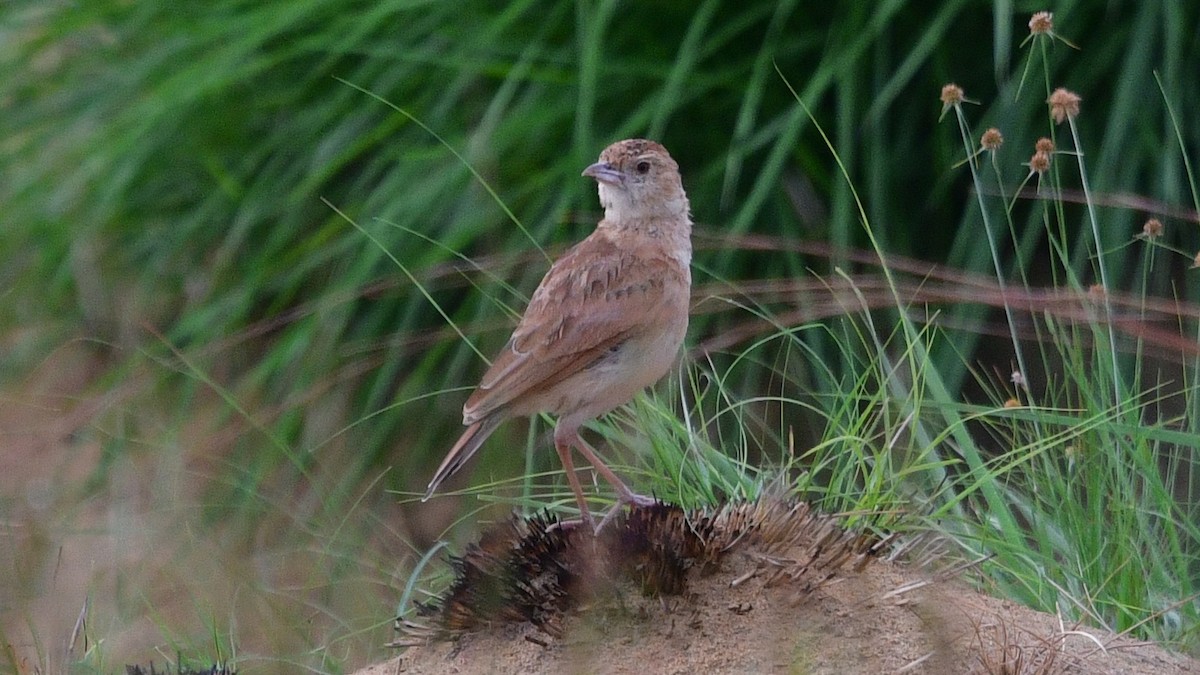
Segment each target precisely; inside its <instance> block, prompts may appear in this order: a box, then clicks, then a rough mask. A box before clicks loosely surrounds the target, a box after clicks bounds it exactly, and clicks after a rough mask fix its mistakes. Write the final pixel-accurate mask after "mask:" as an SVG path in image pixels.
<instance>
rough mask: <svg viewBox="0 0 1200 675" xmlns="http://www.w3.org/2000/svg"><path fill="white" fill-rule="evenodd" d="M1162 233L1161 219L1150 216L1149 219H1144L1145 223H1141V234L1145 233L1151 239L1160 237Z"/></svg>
mask: <svg viewBox="0 0 1200 675" xmlns="http://www.w3.org/2000/svg"><path fill="white" fill-rule="evenodd" d="M1162 233H1163V224H1162V221H1160V220H1159V219H1158V218H1151V219H1150V220H1147V221H1146V224H1145V225H1142V234H1144V235H1146V236H1147V237H1149V238H1151V239H1155V238H1157V237H1161V236H1162Z"/></svg>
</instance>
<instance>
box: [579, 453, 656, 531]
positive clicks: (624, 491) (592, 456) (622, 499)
mask: <svg viewBox="0 0 1200 675" xmlns="http://www.w3.org/2000/svg"><path fill="white" fill-rule="evenodd" d="M575 444H576V446H577V447H578V448H579V454H581V455H583V458H584V459H586V460H587V461H589V462H591V464H592V466H594V467H596V471H599V472H600V475H601V476H603V477H604V480H606V481H608V482H609V483H610V484H611V485H612V486H613V487H614V488H615V489H616V490H617V508H618V509H619V508H620V507H621V504H633V505H634V506H643V507H645V506H653V505H654V504H656V503H657V501H658V500H656V499H654V498H653V497H647V496H646V495H640V494H638V493H636V492H634V491H633V490H630V489H629V486H627V485H625V483H624V481H622V480H621V479H620V478H619V477H617V474H616V473H614V472H613V470H612V469H610V468H608V465H607V464H605V463H604V462H602V461H600V456H599V455H597V454H596V451H595V450H594V449H592V446H590V445H588V444H587V441H585V440H583V437H582V436H580V435H579V433H578V432H576V433H575ZM604 520H605V521H607V520H608V518H607V517H606V518H605V519H604Z"/></svg>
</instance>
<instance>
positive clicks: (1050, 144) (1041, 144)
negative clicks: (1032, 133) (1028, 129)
mask: <svg viewBox="0 0 1200 675" xmlns="http://www.w3.org/2000/svg"><path fill="white" fill-rule="evenodd" d="M1033 148H1034V150H1037V151H1038V152H1044V153H1046V154H1047V155H1048V154H1050V153H1052V152H1054V141H1052V140H1050V139H1049V138H1045V137H1042V138H1039V139H1037V143H1035V144H1034V146H1033Z"/></svg>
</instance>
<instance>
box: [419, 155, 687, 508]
mask: <svg viewBox="0 0 1200 675" xmlns="http://www.w3.org/2000/svg"><path fill="white" fill-rule="evenodd" d="M583 175H584V176H590V177H591V178H594V179H595V180H596V182H597V183H598V184H599V188H598V189H599V192H600V204H601V206H603V207H604V218H603V220H601V221H600V224H599V225H597V226H596V230H595V231H594V232H592V234H591V235H589V236H588V238H587V239H584V240H583V241H581V242H579V243H578V244H576V245H575V247H574V248H572V249H571V250H570V251H567V253H566V254H565V255H563V256H562V257H561V258H559V260H558V261H557V262H555V263H554V265H552V266H551V267H550V271H549V272H547V273H546V276H545V277H543V278H542V282H541V284H539V285H538V287H537V290H535V291H534V292H533V298H532V299H531V300H530V301H529V307H527V308H526V309H525V315H524V316H523V317H521V322H520V323H519V324H518V325H517V328H516V330H514V331H513V334H512V337H511V338H509V340H508V344H507V345H506V346H505V348H504V350H503V351H501V352H500V354H499V355H498V356H497V357H496V360H495V361H493V362H492V365H491V367H490V368H488V371H487V373H485V374H484V376H483V380H482V381H481V382H480V383H479V388H477V389H476V390H475V392H474V393H472V394H471V397H470V398H468V399H467V403H466V405H464V406H463V424H464V425H466V427H467V429H466V431H464V432H463V435H462V437H460V438H459V439H458V442H457V443H455V444H454V447H452V448H450V451H449V452H448V453H447V454H446V458H445V459H444V460H442V464H441V466H439V467H438V470H437V473H435V474H434V476H433V480H431V481H429V489H428V490H427V491H426V492H425V499H429V497H430V496H431V495H432V494H433V492H434V491H435V490H437V487H438V485H440V484H441V483H442V481H444V480H446V478H448V477H449V476H450V475H451V474H453V473H454V472H455V471H458V470H459V469H460V468H462V466H463V464H464V463H466V461H467V460H468V459H470V458H471V456H472V455H474V454H475V451H477V450H478V449H479V446H480V445H482V444H483V441H484V440H485V439H487V437H488V436H489V435H491V433H492V432H493V431H495V429H496V427H497V426H499V425H500V423H501V422H503V421H504V420H506V419H509V418H511V417H523V416H529V415H536V414H538V413H543V412H546V413H551V414H553V415H556V416H557V417H558V422H557V424H556V426H555V428H554V447H555V449H556V450H557V451H558V456H559V458H560V459H561V460H562V464H563V468H564V469H565V470H566V474H567V481H568V482H570V484H571V489H572V490H573V491H574V492H575V499H576V500H577V502H578V503H579V511H580V514H581V515H582V517H583V519H584V521H585V522H587V523H588V524H589V525H592V526H593V527H594V526H595V524H594V521H593V520H592V516H591V513H590V512H589V511H588V506H587V499H586V498H585V496H584V494H583V488H582V487H581V486H580V483H579V477H578V476H577V475H576V474H575V467H574V463H573V462H572V459H571V448H572V447H574V448H577V449H578V450H579V452H580V454H582V455H583V457H584V458H585V459H587V461H589V462H591V464H592V466H594V467H595V468H596V470H597V471H599V472H600V475H602V476H604V478H605V479H606V480H607V481H608V482H609V483H611V484H612V486H613V487H614V488H615V489H616V491H617V495H618V498H619V499H620V502H621V503H625V504H629V503H633V504H648V503H650V502H651V501H652V500H651V499H650V498H648V497H644V496H642V495H639V494H636V493H634V492H633V491H631V490H630V489H629V488H628V487H626V485H625V483H623V482H622V481H621V479H620V478H618V477H617V474H616V473H614V472H613V471H612V469H610V468H609V467H608V466H606V465H605V464H604V462H602V461H601V460H600V458H599V457H598V456H597V455H596V451H595V450H593V449H592V447H591V446H590V445H588V444H587V442H586V441H584V440H583V438H581V437H580V436H579V427H580V426H581V425H583V424H584V423H585V422H587V421H588V420H591V419H594V418H596V417H598V416H600V415H603V414H605V413H607V412H609V411H611V410H613V409H614V408H617V407H618V406H621V405H624V404H625V403H627V402H628V401H629V400H630V399H632V398H633V396H634V395H635V394H637V393H638V392H639V391H641V390H643V389H645V388H646V387H648V386H650V385H652V384H654V383H655V382H657V381H658V380H659V379H661V378H662V376H663V375H665V374H666V373H667V371H668V370H670V368H671V365H672V364H673V363H674V362H675V359H676V357H677V356H678V353H679V348H680V346H681V345H682V344H683V336H684V334H685V333H686V332H687V325H688V301H689V297H690V293H691V285H692V274H691V268H690V265H691V260H692V241H691V234H692V221H691V215H690V214H689V212H688V209H689V207H688V200H687V195H686V194H684V191H683V182H682V181H681V179H680V177H679V165H677V164H676V163H675V160H673V159H671V156H670V155H669V154H668V153H667V150H666V148H664V147H663V146H661V145H659V144H658V143H655V142H654V141H647V140H641V139H633V140H625V141H619V142H617V143H613V144H612V145H610V146H608V147H607V148H605V150H604V152H602V153H600V161H598V162H596V163H595V164H593V165H591V166H589V167H588V168H586V169H584V171H583ZM618 508H619V505H618ZM615 512H616V511H615V510H614V513H615Z"/></svg>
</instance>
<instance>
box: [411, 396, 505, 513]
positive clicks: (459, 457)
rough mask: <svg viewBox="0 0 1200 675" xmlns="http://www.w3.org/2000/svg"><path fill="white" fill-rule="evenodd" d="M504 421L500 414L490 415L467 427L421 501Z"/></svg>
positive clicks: (444, 460) (428, 496)
mask: <svg viewBox="0 0 1200 675" xmlns="http://www.w3.org/2000/svg"><path fill="white" fill-rule="evenodd" d="M502 421H503V419H502V418H501V416H499V415H488V416H487V417H485V418H483V419H481V420H479V421H478V422H476V423H474V424H472V425H471V426H469V427H467V429H466V431H464V432H463V434H462V436H459V438H458V442H456V443H455V444H454V447H452V448H450V451H449V452H447V453H446V458H445V459H443V460H442V465H441V466H439V467H438V469H437V471H436V472H435V473H434V474H433V479H432V480H430V481H429V487H428V488H426V490H425V496H424V497H422V498H421V501H428V500H429V498H430V497H432V496H433V493H434V492H435V491H436V490H437V489H438V486H439V485H441V484H442V481H444V480H446V479H447V478H449V477H450V476H453V475H454V473H455V472H456V471H458V470H459V469H461V468H462V467H463V465H464V464H466V463H467V460H469V459H471V457H472V456H474V454H475V452H476V451H478V450H479V446H481V445H483V442H484V441H486V440H487V438H488V436H491V435H492V432H493V431H495V430H496V427H497V426H499V424H500V422H502Z"/></svg>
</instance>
